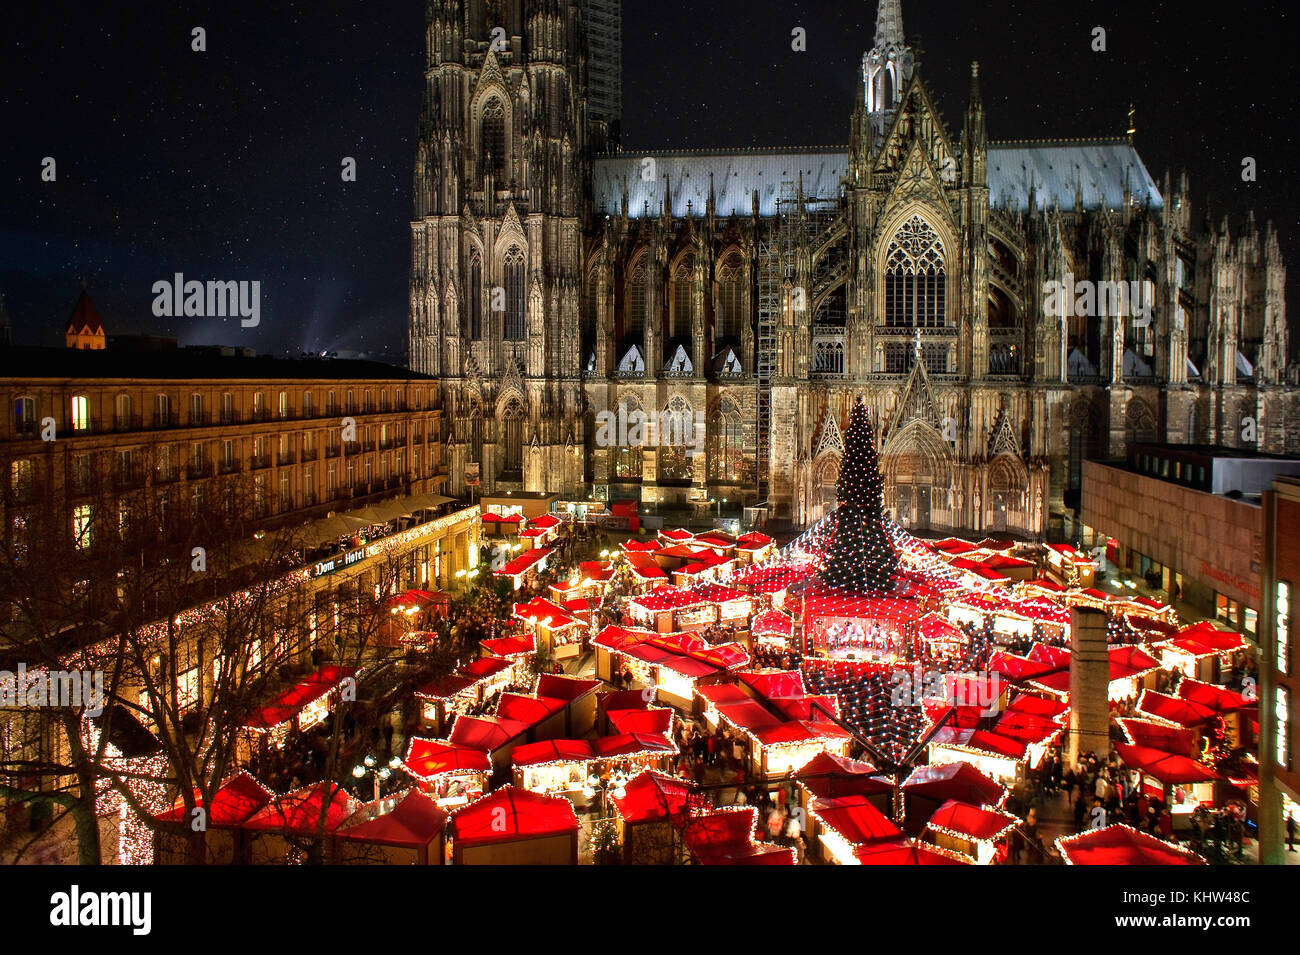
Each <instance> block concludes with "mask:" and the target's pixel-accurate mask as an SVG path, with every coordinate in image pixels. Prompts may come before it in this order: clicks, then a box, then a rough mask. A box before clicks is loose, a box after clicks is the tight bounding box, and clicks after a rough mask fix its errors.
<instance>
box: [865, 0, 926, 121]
mask: <svg viewBox="0 0 1300 955" xmlns="http://www.w3.org/2000/svg"><path fill="white" fill-rule="evenodd" d="M915 65H916V58H915V56H914V55H913V53H912V50H911V48H909V47H908V45H907V41H906V40H905V39H904V37H903V7H902V2H901V0H880V6H879V7H878V8H877V12H876V37H875V42H874V45H873V46H872V48H871V49H870V50H869V51H868V52H867V53H866V55H865V56H863V57H862V81H863V85H864V87H865V91H866V108H867V114H868V116H869V118H870V123H871V126H872V127H873V128H874V130H875V132H876V135H877V136H883V135H884V132H885V127H886V125H887V120H888V118H889V116H890V115H891V114H892V113H893V111H894V110H896V109H897V108H898V104H899V103H900V102H901V101H902V99H903V89H904V88H905V87H906V86H907V82H908V80H910V79H911V78H912V70H913V68H914V67H915Z"/></svg>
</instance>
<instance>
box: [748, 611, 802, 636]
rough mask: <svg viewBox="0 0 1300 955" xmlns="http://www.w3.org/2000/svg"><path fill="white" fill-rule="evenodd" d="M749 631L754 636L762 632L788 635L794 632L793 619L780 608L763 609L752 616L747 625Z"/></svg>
mask: <svg viewBox="0 0 1300 955" xmlns="http://www.w3.org/2000/svg"><path fill="white" fill-rule="evenodd" d="M749 629H750V632H751V633H753V634H754V635H755V636H758V635H760V634H764V633H775V634H780V635H781V636H783V637H788V636H790V635H791V634H793V633H794V621H793V620H791V619H790V617H789V615H788V614H784V613H782V612H781V611H780V610H765V611H763V612H762V613H760V614H759V615H758V616H757V617H755V618H754V621H753V623H751V624H750V625H749Z"/></svg>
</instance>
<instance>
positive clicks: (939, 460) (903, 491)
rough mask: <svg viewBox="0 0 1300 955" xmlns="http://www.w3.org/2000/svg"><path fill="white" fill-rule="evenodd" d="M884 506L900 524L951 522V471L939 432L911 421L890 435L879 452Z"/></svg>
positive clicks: (916, 525) (920, 526) (922, 527)
mask: <svg viewBox="0 0 1300 955" xmlns="http://www.w3.org/2000/svg"><path fill="white" fill-rule="evenodd" d="M881 471H882V472H883V474H884V478H885V491H884V494H885V509H886V510H887V511H888V512H889V513H890V514H891V515H892V516H893V517H894V519H895V520H897V521H898V522H899V523H900V524H902V525H903V526H904V527H907V528H911V529H916V530H925V529H927V528H929V527H930V526H931V525H932V524H939V525H944V526H946V525H948V524H949V523H950V521H951V517H950V513H951V512H950V510H949V504H948V488H949V487H950V486H951V484H952V470H951V467H950V462H949V460H948V453H947V449H946V447H945V446H944V443H943V440H942V438H940V436H939V433H938V432H937V431H935V430H934V429H933V428H932V427H930V426H929V425H928V424H925V423H923V422H921V421H912V422H909V423H908V424H906V425H904V426H903V428H902V430H901V431H900V432H899V433H898V434H897V435H894V436H893V437H891V438H890V440H889V443H888V444H887V445H886V446H885V451H884V453H883V454H882V455H881Z"/></svg>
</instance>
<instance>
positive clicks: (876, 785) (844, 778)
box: [794, 752, 894, 798]
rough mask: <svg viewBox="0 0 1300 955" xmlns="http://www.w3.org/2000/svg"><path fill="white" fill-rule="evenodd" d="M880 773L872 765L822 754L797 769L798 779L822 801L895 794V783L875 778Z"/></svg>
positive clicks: (796, 776) (879, 777)
mask: <svg viewBox="0 0 1300 955" xmlns="http://www.w3.org/2000/svg"><path fill="white" fill-rule="evenodd" d="M877 772H878V771H877V769H876V767H874V766H872V765H871V764H870V763H864V762H862V761H860V760H856V759H849V758H848V757H847V756H836V755H834V754H832V753H826V752H821V753H818V754H817V755H816V756H814V757H813V758H812V759H810V760H808V762H806V763H804V765H803V766H801V767H800V768H799V769H797V770H796V771H795V774H794V776H795V779H797V780H798V781H799V782H800V783H801V784H802V785H803V787H804V788H805V789H807V790H808V792H810V793H812V794H813V795H814V796H817V797H820V798H832V797H836V796H871V795H876V794H877V793H887V792H892V791H893V789H894V784H893V783H892V782H891V781H890V780H889V779H887V778H885V777H882V776H879V775H874V774H875V773H877Z"/></svg>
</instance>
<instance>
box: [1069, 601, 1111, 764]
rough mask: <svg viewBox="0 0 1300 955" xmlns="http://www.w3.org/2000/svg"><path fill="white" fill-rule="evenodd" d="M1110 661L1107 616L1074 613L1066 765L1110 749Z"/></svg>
mask: <svg viewBox="0 0 1300 955" xmlns="http://www.w3.org/2000/svg"><path fill="white" fill-rule="evenodd" d="M1109 687H1110V660H1109V657H1108V655H1107V652H1106V614H1105V613H1103V612H1102V611H1100V610H1094V609H1093V608H1091V607H1073V608H1071V610H1070V725H1069V728H1068V729H1067V730H1066V733H1065V746H1064V756H1063V761H1064V762H1065V763H1066V764H1068V765H1074V764H1077V763H1078V761H1079V755H1080V754H1081V753H1086V752H1089V751H1091V752H1094V753H1096V754H1097V756H1098V757H1100V758H1102V759H1105V757H1106V753H1107V751H1108V750H1109V749H1110V702H1109V696H1108V692H1107V691H1108V689H1109Z"/></svg>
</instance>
